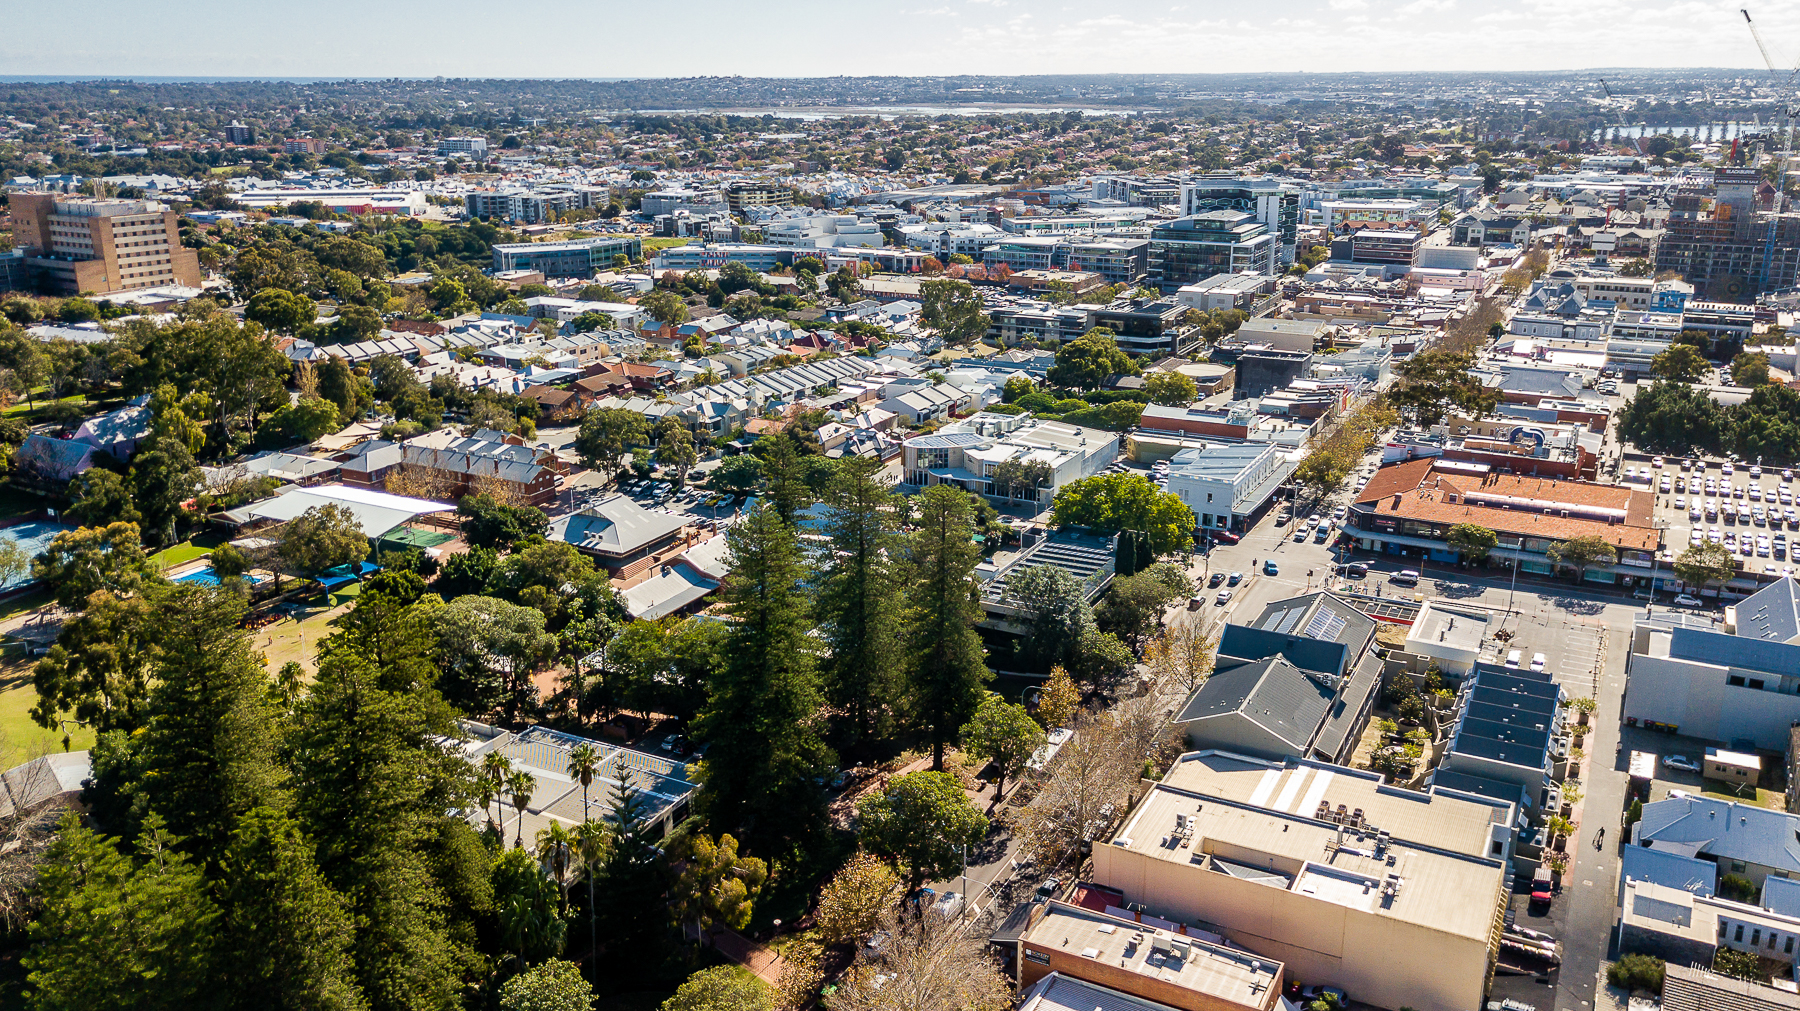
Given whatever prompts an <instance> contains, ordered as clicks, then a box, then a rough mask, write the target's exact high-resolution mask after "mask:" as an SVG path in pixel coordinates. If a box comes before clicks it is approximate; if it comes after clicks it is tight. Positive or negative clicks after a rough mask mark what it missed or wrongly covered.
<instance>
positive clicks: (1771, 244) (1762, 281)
mask: <svg viewBox="0 0 1800 1011" xmlns="http://www.w3.org/2000/svg"><path fill="white" fill-rule="evenodd" d="M1738 13H1740V14H1742V15H1744V24H1745V25H1746V26H1748V27H1749V29H1750V37H1751V38H1752V39H1754V40H1756V51H1757V52H1759V53H1761V54H1762V58H1763V63H1765V64H1767V65H1768V68H1769V78H1770V80H1772V81H1774V82H1775V89H1776V95H1777V97H1779V98H1780V99H1781V113H1782V116H1783V117H1784V118H1786V119H1787V129H1786V130H1785V131H1783V135H1782V142H1781V170H1780V172H1779V174H1777V175H1776V177H1775V179H1776V183H1775V206H1774V207H1773V208H1772V209H1773V210H1776V211H1779V210H1780V209H1781V200H1782V198H1783V197H1784V196H1785V195H1786V194H1787V177H1788V165H1789V163H1790V162H1791V161H1792V160H1793V157H1794V116H1795V114H1796V113H1797V112H1800V109H1797V108H1796V107H1795V104H1794V101H1793V95H1794V80H1795V78H1796V77H1797V76H1800V67H1795V68H1794V69H1793V70H1791V71H1788V72H1787V77H1786V79H1783V78H1782V71H1781V70H1780V68H1778V67H1776V66H1775V58H1774V57H1773V56H1770V55H1769V47H1768V46H1767V45H1766V44H1765V43H1764V42H1763V37H1762V32H1760V31H1758V30H1757V28H1756V22H1755V21H1752V20H1751V19H1750V12H1749V11H1748V10H1746V9H1744V8H1739V9H1738ZM1779 222H1780V219H1779V218H1778V217H1776V216H1775V215H1774V214H1770V215H1769V230H1768V234H1767V236H1766V237H1765V238H1764V239H1763V260H1762V270H1761V272H1760V274H1759V276H1758V277H1757V283H1756V294H1759V295H1760V294H1762V293H1763V292H1765V291H1767V290H1769V270H1770V268H1771V266H1773V264H1774V260H1775V233H1776V228H1777V226H1778V224H1779Z"/></svg>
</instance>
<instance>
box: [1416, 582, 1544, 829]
mask: <svg viewBox="0 0 1800 1011" xmlns="http://www.w3.org/2000/svg"><path fill="white" fill-rule="evenodd" d="M1421 617H1423V612H1421ZM1439 618H1440V620H1443V619H1444V618H1448V621H1449V622H1451V623H1454V622H1457V621H1458V620H1459V618H1458V616H1457V615H1455V614H1449V615H1445V614H1444V613H1443V612H1441V611H1440V612H1439ZM1460 620H1461V621H1462V623H1463V624H1464V625H1465V627H1466V628H1469V629H1480V628H1483V627H1485V625H1486V621H1487V619H1486V616H1485V615H1480V616H1465V617H1462V618H1461V619H1460ZM1454 631H1455V628H1454V625H1453V624H1451V625H1450V626H1449V627H1447V628H1442V629H1441V630H1440V634H1442V635H1443V636H1444V637H1445V638H1449V637H1450V635H1452V634H1453V633H1454ZM1422 638H1427V637H1422ZM1414 645H1415V642H1414V638H1413V637H1412V636H1410V635H1409V636H1408V637H1407V649H1408V651H1409V652H1411V651H1412V649H1413V647H1414ZM1417 645H1419V646H1423V647H1425V648H1427V649H1429V648H1430V646H1431V643H1430V642H1429V641H1426V642H1420V643H1417ZM1563 701H1564V696H1563V690H1562V688H1561V686H1559V685H1558V684H1556V682H1555V681H1554V680H1553V679H1552V677H1551V674H1550V672H1548V671H1530V670H1523V669H1509V668H1500V667H1491V666H1485V665H1477V666H1475V667H1474V668H1473V669H1472V672H1471V673H1470V674H1469V675H1468V676H1466V677H1464V678H1463V679H1462V683H1461V685H1460V686H1459V688H1458V692H1457V698H1456V705H1457V713H1456V724H1455V728H1454V729H1453V730H1451V732H1450V742H1449V744H1448V745H1446V746H1445V749H1444V756H1443V759H1442V760H1441V761H1440V762H1439V764H1438V767H1437V768H1436V769H1434V770H1432V774H1431V775H1432V778H1431V783H1432V784H1433V785H1435V786H1438V787H1442V788H1443V789H1446V790H1457V791H1460V792H1463V793H1468V794H1473V795H1476V796H1481V797H1489V798H1493V799H1498V800H1505V801H1507V802H1508V803H1511V804H1513V805H1515V806H1517V807H1518V808H1519V810H1520V811H1521V812H1523V813H1527V814H1530V815H1531V816H1532V817H1533V820H1536V818H1537V815H1538V813H1539V812H1543V811H1545V810H1548V809H1550V808H1552V807H1553V806H1554V801H1555V800H1556V799H1557V798H1559V797H1560V793H1559V792H1558V788H1557V785H1556V781H1557V777H1556V774H1555V773H1556V763H1557V762H1558V761H1559V760H1562V759H1566V758H1567V757H1568V743H1567V741H1565V740H1564V739H1563V736H1562V734H1563V708H1562V703H1563Z"/></svg>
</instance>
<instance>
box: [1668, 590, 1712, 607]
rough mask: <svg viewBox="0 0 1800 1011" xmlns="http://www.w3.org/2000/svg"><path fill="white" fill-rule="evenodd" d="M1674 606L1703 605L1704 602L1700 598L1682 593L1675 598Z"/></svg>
mask: <svg viewBox="0 0 1800 1011" xmlns="http://www.w3.org/2000/svg"><path fill="white" fill-rule="evenodd" d="M1675 606H1676V607H1705V606H1706V604H1705V603H1704V602H1703V601H1701V599H1700V598H1699V597H1690V596H1688V595H1687V594H1685V593H1684V594H1682V595H1681V596H1679V597H1676V598H1675Z"/></svg>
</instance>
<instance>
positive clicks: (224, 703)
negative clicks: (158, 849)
mask: <svg viewBox="0 0 1800 1011" xmlns="http://www.w3.org/2000/svg"><path fill="white" fill-rule="evenodd" d="M159 604H160V606H159V607H158V609H157V612H156V615H155V617H154V618H153V619H152V621H151V624H150V636H151V639H152V641H154V642H156V643H158V644H159V649H160V656H159V657H158V662H157V665H156V676H157V678H158V679H159V683H158V684H157V686H156V688H155V690H154V691H153V692H152V693H151V696H150V710H151V715H150V720H149V722H148V723H147V724H146V725H145V727H144V731H143V734H142V736H141V738H140V740H139V742H138V745H137V761H138V767H139V768H140V769H141V770H143V771H142V773H141V775H140V776H139V778H138V780H137V782H136V783H135V784H134V785H133V790H134V791H135V793H136V800H137V803H138V805H139V808H140V810H144V811H154V812H156V813H158V814H160V815H161V816H162V817H163V819H164V820H165V821H166V822H167V824H168V826H169V832H170V834H172V835H174V836H176V837H178V838H180V839H182V840H183V842H182V845H183V847H184V848H186V849H187V851H188V852H190V853H195V854H199V855H202V856H203V857H204V858H205V860H206V861H207V862H208V863H209V864H211V863H214V862H216V860H217V858H218V854H220V853H222V852H223V851H224V849H225V845H226V843H227V841H228V840H229V839H230V838H231V833H232V831H233V830H234V829H235V827H236V818H237V816H238V815H240V814H242V813H244V812H246V811H248V810H250V809H251V808H253V807H257V806H259V805H265V804H266V805H280V804H282V803H283V802H284V801H283V798H282V794H281V791H280V789H279V770H278V769H277V768H276V766H275V762H274V742H273V740H272V739H271V735H270V734H269V732H268V728H269V723H270V721H271V719H273V717H274V712H273V710H272V709H271V707H270V705H269V677H268V672H267V670H266V669H265V668H264V667H263V664H262V661H261V659H260V658H259V657H258V656H257V655H256V654H255V652H254V651H253V650H252V649H251V645H250V637H249V635H248V634H247V633H245V632H244V631H243V630H242V629H240V628H238V627H237V626H238V621H239V619H240V618H241V617H242V616H243V613H244V605H243V602H242V601H241V600H240V599H239V598H238V597H237V596H236V595H235V594H233V593H231V592H229V591H227V590H224V589H221V588H219V587H216V586H215V587H203V586H193V585H181V586H177V587H175V588H174V589H173V590H171V591H170V592H169V593H167V594H166V595H164V596H163V597H162V598H161V599H160V601H159Z"/></svg>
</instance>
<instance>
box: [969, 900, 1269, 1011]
mask: <svg viewBox="0 0 1800 1011" xmlns="http://www.w3.org/2000/svg"><path fill="white" fill-rule="evenodd" d="M992 943H993V944H995V945H996V946H998V947H1000V948H1002V949H1003V957H1004V960H1005V962H1006V964H1007V966H1008V968H1009V969H1010V970H1011V972H1012V975H1013V979H1014V981H1015V982H1016V983H1018V985H1019V987H1020V988H1021V989H1023V990H1025V991H1026V997H1025V1001H1024V1004H1023V1006H1022V1008H1021V1011H1024V1009H1026V1008H1032V1009H1035V1011H1053V1009H1062V1008H1067V1009H1069V1011H1094V1009H1095V1008H1109V1007H1110V1008H1113V1009H1114V1011H1163V1009H1167V1008H1178V1009H1181V1011H1278V1009H1279V1008H1280V1006H1281V991H1282V985H1283V978H1282V977H1283V972H1284V967H1283V966H1282V964H1281V963H1280V962H1279V961H1276V960H1275V959H1272V958H1264V957H1260V956H1258V955H1256V954H1255V953H1253V952H1248V951H1241V950H1237V949H1234V948H1230V947H1227V946H1226V945H1224V944H1221V943H1218V942H1217V941H1214V940H1209V939H1207V937H1206V936H1205V932H1204V931H1201V930H1199V929H1194V928H1188V927H1186V926H1185V925H1182V924H1173V925H1169V926H1159V925H1156V924H1152V923H1145V922H1140V921H1139V919H1138V918H1137V914H1134V913H1131V912H1130V911H1128V910H1124V909H1120V910H1119V911H1118V913H1117V914H1114V913H1109V912H1100V911H1096V910H1092V909H1087V908H1084V907H1082V906H1076V905H1070V904H1069V903H1066V902H1057V901H1055V900H1049V901H1044V902H1032V903H1027V904H1025V905H1023V906H1021V907H1019V909H1017V910H1016V911H1015V912H1014V914H1013V916H1012V917H1011V918H1009V921H1008V923H1007V924H1005V925H1003V927H1002V929H1001V931H1000V932H999V933H997V934H996V935H995V936H994V937H993V938H992ZM1122 998H1124V999H1122ZM1129 998H1137V1000H1136V1001H1132V1000H1130V999H1129ZM1077 1001H1079V1002H1080V1003H1076V1002H1077ZM1152 1002H1153V1003H1152Z"/></svg>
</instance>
